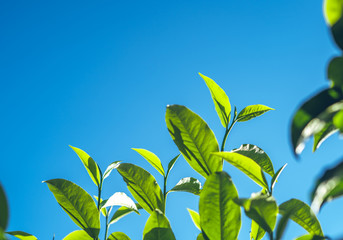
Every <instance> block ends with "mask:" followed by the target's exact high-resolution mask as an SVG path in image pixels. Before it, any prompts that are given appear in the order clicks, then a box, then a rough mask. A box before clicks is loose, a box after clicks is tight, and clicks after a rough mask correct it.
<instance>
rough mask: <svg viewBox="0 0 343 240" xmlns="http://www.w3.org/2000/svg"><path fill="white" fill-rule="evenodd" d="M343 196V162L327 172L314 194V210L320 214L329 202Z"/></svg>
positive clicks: (317, 184)
mask: <svg viewBox="0 0 343 240" xmlns="http://www.w3.org/2000/svg"><path fill="white" fill-rule="evenodd" d="M342 195H343V161H342V162H340V163H339V164H338V165H337V166H335V167H333V168H331V169H328V170H326V171H325V173H324V175H323V176H322V177H321V178H319V179H318V180H317V183H316V186H315V188H314V190H313V192H312V209H313V210H314V211H315V212H319V210H320V208H321V207H322V206H323V204H324V203H325V202H327V201H331V200H333V199H335V198H337V197H340V196H342Z"/></svg>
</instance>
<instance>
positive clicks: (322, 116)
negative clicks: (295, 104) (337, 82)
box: [291, 88, 343, 154]
mask: <svg viewBox="0 0 343 240" xmlns="http://www.w3.org/2000/svg"><path fill="white" fill-rule="evenodd" d="M342 100H343V94H342V92H341V90H340V89H337V88H330V89H326V90H323V91H321V92H320V93H319V94H317V95H316V96H314V97H312V98H311V99H309V100H307V101H306V102H305V103H304V104H303V105H302V106H301V107H300V108H299V109H298V110H297V112H296V113H295V115H294V117H293V121H292V127H291V134H292V138H291V140H292V145H293V150H294V152H295V153H296V154H300V153H301V152H302V150H303V149H304V142H305V141H306V140H307V139H308V138H309V137H311V136H312V135H314V134H316V133H318V132H319V131H321V130H322V129H323V128H324V127H325V125H326V124H327V123H328V122H330V121H332V117H333V116H334V115H335V114H336V113H337V112H338V111H340V110H341V109H342V108H343V104H342V103H340V101H342Z"/></svg>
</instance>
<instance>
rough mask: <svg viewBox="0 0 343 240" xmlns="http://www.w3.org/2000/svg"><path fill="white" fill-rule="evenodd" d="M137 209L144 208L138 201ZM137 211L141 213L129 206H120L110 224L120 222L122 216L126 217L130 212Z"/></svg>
mask: <svg viewBox="0 0 343 240" xmlns="http://www.w3.org/2000/svg"><path fill="white" fill-rule="evenodd" d="M136 207H137V209H142V207H141V205H139V204H138V203H136ZM132 212H135V213H137V214H139V212H136V211H134V210H133V209H132V208H128V207H120V208H119V209H118V210H117V211H116V212H115V213H114V214H113V216H112V218H111V220H110V221H109V225H111V224H113V223H115V222H118V221H119V220H120V219H121V218H123V217H125V216H126V215H128V214H129V213H132Z"/></svg>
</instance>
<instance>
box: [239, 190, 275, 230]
mask: <svg viewBox="0 0 343 240" xmlns="http://www.w3.org/2000/svg"><path fill="white" fill-rule="evenodd" d="M235 202H236V203H237V204H239V205H240V206H242V207H243V208H244V211H245V214H246V215H247V216H248V217H249V218H251V219H252V220H254V221H255V222H256V223H257V224H258V225H259V226H260V227H262V228H263V229H264V230H265V231H266V232H268V233H270V234H271V233H272V232H273V229H274V227H275V223H276V216H277V214H278V206H277V204H276V201H275V199H274V198H273V197H272V196H267V195H257V196H252V197H251V198H250V199H236V200H235Z"/></svg>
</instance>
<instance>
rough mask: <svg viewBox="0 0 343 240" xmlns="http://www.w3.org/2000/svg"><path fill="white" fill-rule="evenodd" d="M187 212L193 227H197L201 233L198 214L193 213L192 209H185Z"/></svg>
mask: <svg viewBox="0 0 343 240" xmlns="http://www.w3.org/2000/svg"><path fill="white" fill-rule="evenodd" d="M187 210H188V212H189V215H190V216H191V218H192V221H193V223H194V225H195V226H196V227H197V229H199V230H200V231H201V227H200V216H199V213H197V212H196V211H193V210H192V209H189V208H187Z"/></svg>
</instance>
